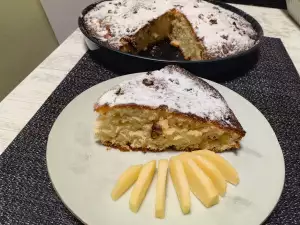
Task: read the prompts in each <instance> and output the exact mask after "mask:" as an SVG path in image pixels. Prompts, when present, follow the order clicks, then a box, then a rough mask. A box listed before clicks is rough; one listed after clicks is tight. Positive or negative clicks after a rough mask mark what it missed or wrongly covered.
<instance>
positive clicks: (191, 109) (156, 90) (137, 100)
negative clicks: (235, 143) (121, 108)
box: [97, 66, 235, 127]
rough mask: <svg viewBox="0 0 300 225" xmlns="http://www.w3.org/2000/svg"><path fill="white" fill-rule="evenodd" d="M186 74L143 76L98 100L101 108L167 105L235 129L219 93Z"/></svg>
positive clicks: (171, 72)
mask: <svg viewBox="0 0 300 225" xmlns="http://www.w3.org/2000/svg"><path fill="white" fill-rule="evenodd" d="M183 71H184V70H182V69H179V68H177V67H174V66H168V67H165V68H164V69H161V70H157V71H153V72H151V73H149V72H148V73H143V74H142V75H139V76H138V77H136V78H134V79H132V80H128V81H124V82H122V83H120V84H119V85H117V86H116V87H114V88H113V89H111V90H109V91H108V92H106V93H105V94H104V95H102V96H101V97H100V98H99V99H98V101H97V105H98V106H101V105H105V104H108V105H109V106H116V105H123V104H137V105H143V106H148V107H151V108H157V107H160V106H163V105H164V106H167V107H168V109H169V110H170V111H179V112H181V113H188V114H193V115H196V116H198V117H201V118H203V119H209V120H213V121H218V122H221V123H223V124H225V125H227V126H231V127H235V126H234V125H233V124H232V123H231V122H230V117H231V115H232V111H231V110H230V109H229V107H228V105H227V103H226V102H225V100H224V99H223V97H222V96H221V95H220V94H219V92H218V91H216V90H215V89H214V88H213V87H211V86H210V85H208V84H207V83H206V82H204V81H203V80H200V78H199V79H198V78H197V77H193V76H190V75H186V74H184V73H185V72H186V71H184V72H183Z"/></svg>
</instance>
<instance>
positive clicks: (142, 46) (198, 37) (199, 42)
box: [84, 0, 257, 60]
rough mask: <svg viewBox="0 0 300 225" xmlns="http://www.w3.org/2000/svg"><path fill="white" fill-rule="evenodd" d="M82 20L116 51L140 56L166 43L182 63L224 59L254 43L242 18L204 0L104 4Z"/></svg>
mask: <svg viewBox="0 0 300 225" xmlns="http://www.w3.org/2000/svg"><path fill="white" fill-rule="evenodd" d="M84 21H85V26H86V28H87V29H88V30H89V33H90V34H91V35H92V36H94V37H95V38H97V39H98V40H99V41H100V42H101V43H105V44H107V45H108V46H110V47H112V48H114V49H118V50H121V51H123V52H130V53H138V52H140V51H142V50H146V49H147V48H148V47H149V46H151V45H153V44H155V43H157V42H158V41H161V40H164V39H168V40H169V41H170V44H171V45H173V46H176V47H178V48H179V49H180V50H181V52H182V53H183V55H184V57H185V59H186V60H204V59H213V58H220V57H226V56H228V55H232V54H235V53H238V52H241V51H245V50H247V49H249V48H251V47H252V46H254V45H255V43H256V41H257V33H256V32H255V30H254V29H253V27H252V25H251V24H250V23H249V22H248V21H246V20H245V19H244V18H243V17H241V16H239V15H237V14H236V13H233V12H231V11H229V10H227V9H224V8H222V7H220V6H218V5H215V4H212V3H210V2H208V1H204V0H111V1H102V2H100V3H99V4H97V5H96V6H95V7H94V8H93V9H92V10H90V11H89V12H88V13H87V14H86V15H85V16H84Z"/></svg>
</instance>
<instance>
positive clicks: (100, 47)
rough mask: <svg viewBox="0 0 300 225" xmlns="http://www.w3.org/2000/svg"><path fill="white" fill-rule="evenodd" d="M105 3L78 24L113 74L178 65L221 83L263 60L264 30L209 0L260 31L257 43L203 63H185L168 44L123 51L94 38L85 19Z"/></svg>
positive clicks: (96, 58)
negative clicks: (132, 52) (235, 52)
mask: <svg viewBox="0 0 300 225" xmlns="http://www.w3.org/2000/svg"><path fill="white" fill-rule="evenodd" d="M102 1H103V0H102ZM102 1H98V2H96V3H93V4H91V5H89V6H87V7H86V8H85V9H84V10H83V11H82V13H81V15H80V17H79V19H78V25H79V28H80V30H81V32H82V33H83V34H84V36H85V40H86V43H87V46H88V48H89V49H90V50H91V51H92V57H93V58H94V59H95V60H97V61H99V62H101V63H102V64H103V65H104V66H106V67H108V68H109V69H112V70H113V71H116V72H120V73H136V72H142V71H150V70H156V69H160V68H162V67H164V66H166V65H169V64H175V65H178V66H181V67H183V68H185V69H187V70H189V71H190V72H192V73H194V74H195V75H198V76H201V77H204V78H208V79H211V80H216V81H218V80H227V79H231V78H234V77H236V76H239V75H242V74H244V73H245V71H247V70H249V69H250V68H251V67H252V66H253V65H254V64H255V63H256V61H257V59H258V57H259V54H258V53H259V46H260V41H261V38H262V36H263V29H262V27H261V26H260V24H259V23H258V22H257V21H256V20H255V19H254V18H253V17H252V16H250V15H248V14H247V13H245V12H244V11H242V10H240V9H237V8H235V7H233V6H231V5H229V4H226V3H223V2H219V1H215V0H209V1H208V2H211V3H213V4H215V5H218V6H220V7H222V8H225V9H227V10H230V11H232V12H234V13H236V14H238V15H240V16H242V17H243V18H245V19H246V20H247V21H248V22H249V23H251V24H252V26H253V28H254V30H255V31H256V32H257V40H256V44H255V45H254V46H253V47H252V48H250V49H248V50H246V51H243V52H239V53H237V54H233V55H230V56H227V57H224V58H217V59H211V60H199V61H189V60H184V59H183V56H182V54H181V52H180V50H179V49H177V48H175V47H172V46H171V45H170V44H169V43H168V42H167V41H161V42H159V43H158V44H156V45H155V46H152V47H151V48H149V49H148V50H147V51H145V52H141V53H140V54H138V55H134V54H130V53H124V52H121V51H119V50H116V49H113V48H111V47H109V46H107V45H105V43H103V42H101V41H100V40H98V39H97V38H95V37H93V36H92V35H91V34H90V33H89V30H88V29H87V27H86V25H85V22H84V16H85V15H86V14H87V13H88V12H89V11H90V10H92V9H93V8H94V7H95V6H96V5H97V4H99V3H100V2H102ZM104 1H105V0H104Z"/></svg>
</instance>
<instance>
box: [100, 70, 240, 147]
mask: <svg viewBox="0 0 300 225" xmlns="http://www.w3.org/2000/svg"><path fill="white" fill-rule="evenodd" d="M94 109H95V111H96V112H97V113H99V116H98V118H97V122H96V128H95V134H96V138H97V140H99V141H100V142H101V143H102V144H103V145H106V146H111V147H116V148H119V149H120V150H122V151H129V150H140V151H157V152H159V151H166V150H175V151H193V150H197V149H209V150H213V151H216V152H220V151H225V150H229V149H237V148H239V147H240V143H239V142H240V140H241V138H242V137H243V136H244V135H245V131H244V130H243V128H242V126H241V125H240V123H239V122H238V120H237V118H236V117H235V115H234V114H233V112H232V110H231V109H230V108H229V107H228V105H227V103H226V101H225V100H224V98H223V97H222V96H221V94H220V93H219V92H218V91H217V90H216V89H214V88H213V87H212V86H210V85H209V84H207V83H206V82H205V81H204V80H202V79H200V78H198V77H196V76H193V75H191V74H190V73H189V72H187V71H186V70H184V69H181V68H179V67H176V66H167V67H165V68H163V69H161V70H157V71H153V72H147V73H146V72H145V73H143V74H142V75H139V76H137V77H135V78H134V79H132V80H127V81H124V82H122V83H120V84H119V85H117V86H115V87H114V88H113V89H111V90H109V91H107V92H106V93H104V94H103V95H102V96H101V97H100V98H99V99H98V101H97V103H96V104H95V106H94Z"/></svg>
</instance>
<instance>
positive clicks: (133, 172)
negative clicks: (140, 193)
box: [111, 165, 143, 201]
mask: <svg viewBox="0 0 300 225" xmlns="http://www.w3.org/2000/svg"><path fill="white" fill-rule="evenodd" d="M142 167H143V165H135V166H130V167H129V168H128V169H127V170H125V172H123V173H122V174H121V176H120V178H119V179H118V181H117V183H116V185H115V186H114V189H113V190H112V192H111V198H112V199H113V200H114V201H116V200H118V199H119V198H120V197H121V196H122V195H123V194H124V193H125V192H126V191H127V190H128V189H129V188H130V187H131V186H132V185H133V184H134V182H135V181H136V179H137V178H138V176H139V173H140V171H141V169H142Z"/></svg>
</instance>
